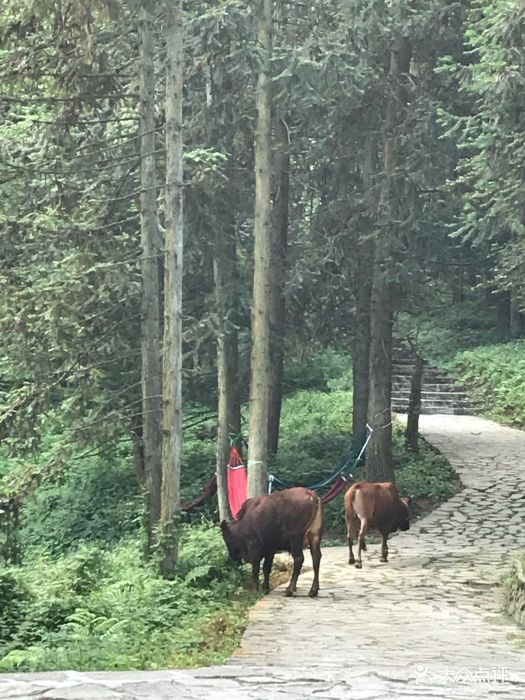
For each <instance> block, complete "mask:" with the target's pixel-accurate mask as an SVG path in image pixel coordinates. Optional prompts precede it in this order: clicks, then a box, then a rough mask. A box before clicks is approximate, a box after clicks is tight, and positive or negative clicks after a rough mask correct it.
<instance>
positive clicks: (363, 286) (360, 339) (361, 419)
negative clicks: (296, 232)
mask: <svg viewBox="0 0 525 700" xmlns="http://www.w3.org/2000/svg"><path fill="white" fill-rule="evenodd" d="M376 158H377V154H376V144H375V143H370V144H368V151H367V153H366V155H365V159H364V165H363V188H364V191H365V196H366V197H367V204H368V209H369V211H370V212H372V211H373V206H374V202H373V198H372V195H371V193H372V191H373V179H374V178H373V174H374V170H375V167H376V166H375V163H376ZM370 218H371V217H369V219H370ZM369 225H370V224H369ZM356 252H357V265H358V268H357V285H356V319H355V333H354V347H353V352H352V376H353V394H352V401H353V406H352V408H353V410H352V438H353V448H354V450H360V449H361V447H362V445H363V443H364V441H365V439H366V424H367V422H368V390H369V376H368V374H369V364H370V304H371V300H372V276H371V270H372V269H373V264H374V242H373V240H372V231H371V230H367V231H366V235H365V236H364V237H362V238H360V239H359V240H358V241H357V246H356Z"/></svg>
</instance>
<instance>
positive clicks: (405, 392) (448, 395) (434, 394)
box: [392, 387, 469, 401]
mask: <svg viewBox="0 0 525 700" xmlns="http://www.w3.org/2000/svg"><path fill="white" fill-rule="evenodd" d="M392 396H397V397H399V398H406V399H409V398H410V389H396V390H394V389H392ZM421 398H422V399H423V400H426V401H429V400H432V399H436V400H437V401H442V400H450V401H456V400H458V401H461V400H462V399H468V398H469V396H468V394H467V392H466V391H457V390H456V391H428V390H427V388H426V387H423V388H422V390H421Z"/></svg>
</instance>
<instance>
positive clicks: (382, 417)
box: [366, 38, 410, 481]
mask: <svg viewBox="0 0 525 700" xmlns="http://www.w3.org/2000/svg"><path fill="white" fill-rule="evenodd" d="M409 66H410V46H409V43H408V40H406V39H405V38H402V39H399V40H396V42H395V45H394V46H393V48H392V50H391V52H390V95H389V97H388V100H387V106H386V116H385V128H384V136H383V167H384V174H383V183H382V187H381V193H380V203H379V217H380V220H379V231H378V235H377V237H376V243H375V254H374V269H373V282H372V302H371V306H370V311H371V317H370V368H369V372H370V375H369V382H370V385H369V398H368V420H369V422H370V424H371V426H372V429H373V430H374V433H373V435H372V439H371V441H370V444H369V447H368V452H367V459H366V478H367V479H368V481H393V479H394V467H393V459H392V408H391V403H392V329H393V323H394V294H395V287H394V284H393V274H392V272H393V270H392V255H393V252H394V249H395V231H394V230H393V225H392V222H393V220H394V218H395V216H396V212H395V207H394V197H395V183H394V178H395V171H396V165H397V147H398V140H399V133H398V130H399V126H400V124H401V122H402V115H403V112H402V105H404V103H405V101H406V94H405V93H406V88H405V86H404V85H403V79H404V77H405V76H406V74H407V73H408V70H409Z"/></svg>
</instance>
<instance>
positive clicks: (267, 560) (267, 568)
mask: <svg viewBox="0 0 525 700" xmlns="http://www.w3.org/2000/svg"><path fill="white" fill-rule="evenodd" d="M273 556H274V555H273V553H272V554H267V555H266V556H265V557H264V564H263V575H264V581H263V591H264V592H265V593H269V592H270V573H271V571H272V564H273Z"/></svg>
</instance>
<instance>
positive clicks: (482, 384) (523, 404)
mask: <svg viewBox="0 0 525 700" xmlns="http://www.w3.org/2000/svg"><path fill="white" fill-rule="evenodd" d="M450 367H451V368H452V369H453V371H454V372H455V373H456V375H457V376H458V377H459V378H460V379H461V380H462V381H463V382H464V383H465V384H466V385H467V386H468V387H469V388H470V389H471V392H472V395H473V396H474V398H477V399H478V400H479V401H480V404H481V407H482V410H483V412H484V413H485V415H487V416H488V417H489V418H493V419H494V420H498V421H500V422H503V423H507V424H509V425H514V426H517V427H525V383H524V381H523V377H524V376H525V341H524V340H517V341H514V342H510V343H505V344H500V345H488V346H484V347H478V348H474V349H472V350H467V351H465V352H460V353H458V354H457V355H456V356H455V357H454V359H453V360H452V361H451V362H450Z"/></svg>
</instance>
